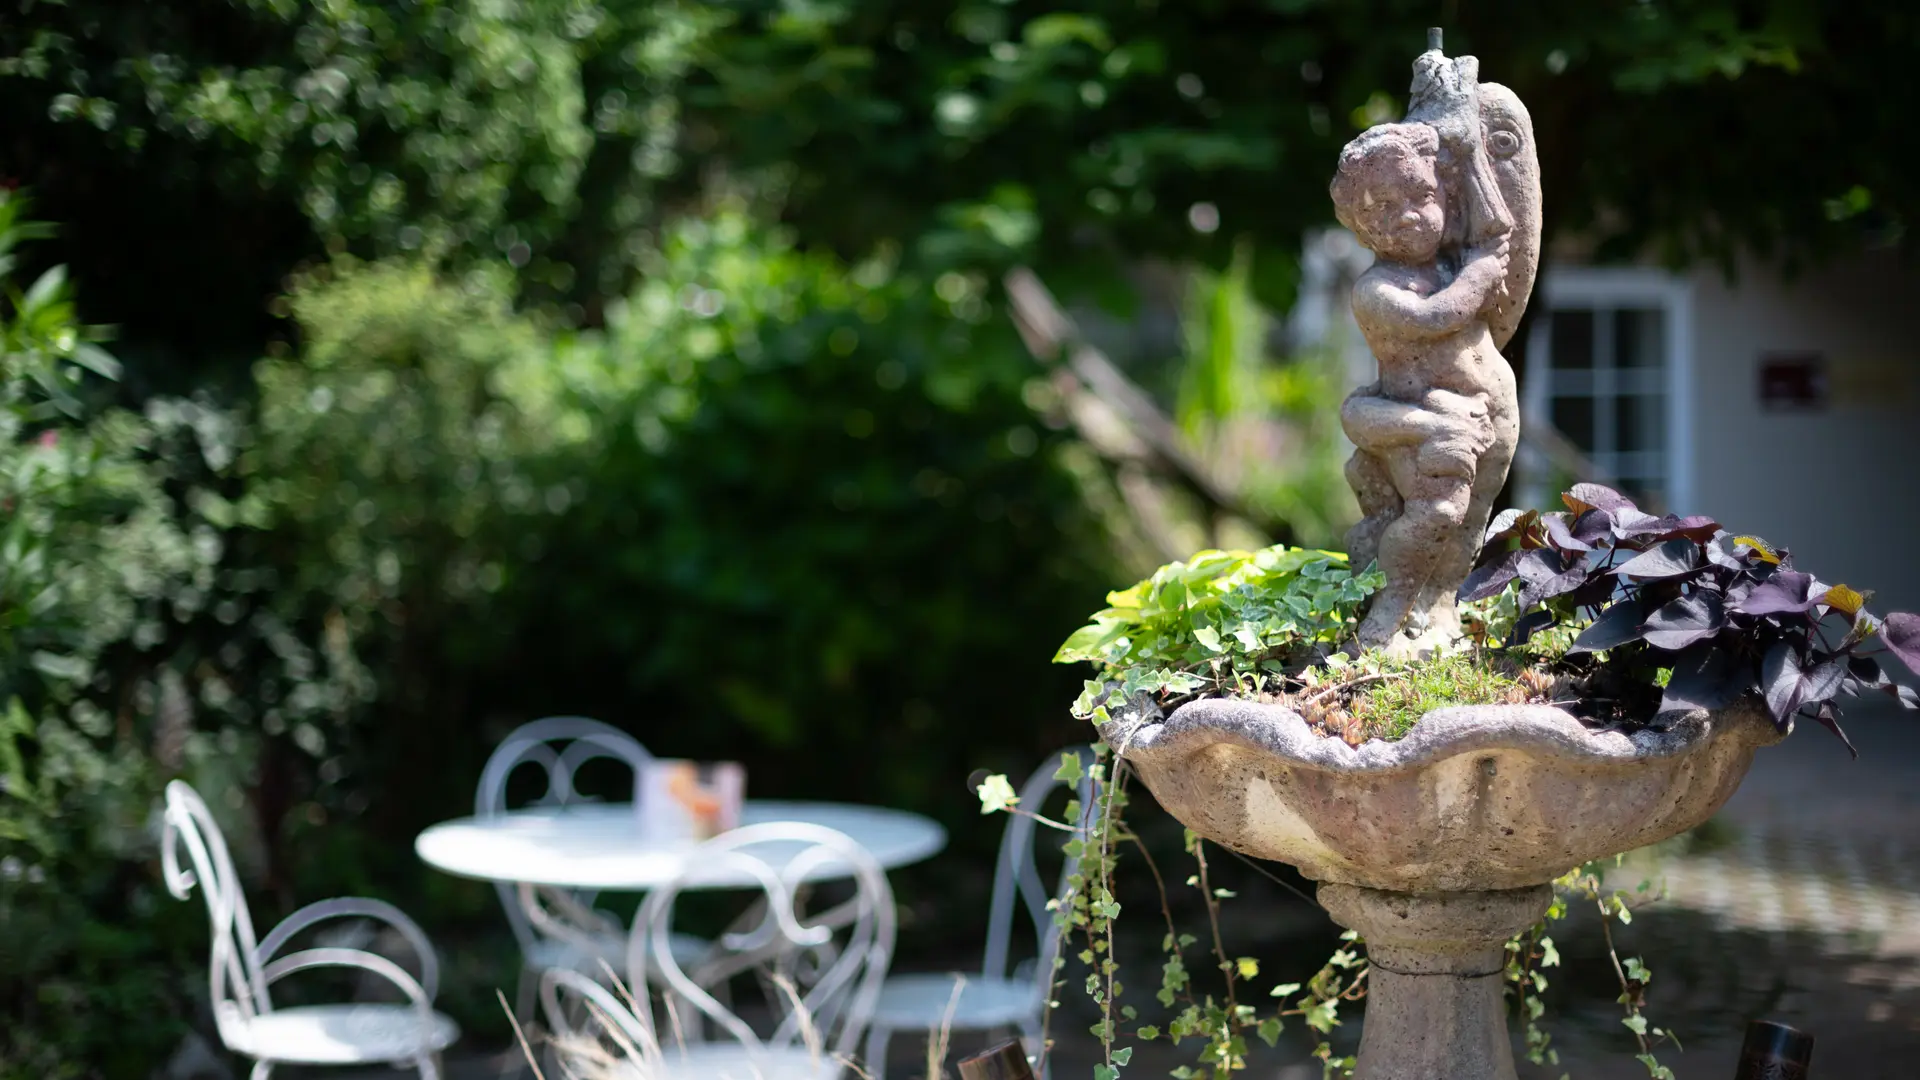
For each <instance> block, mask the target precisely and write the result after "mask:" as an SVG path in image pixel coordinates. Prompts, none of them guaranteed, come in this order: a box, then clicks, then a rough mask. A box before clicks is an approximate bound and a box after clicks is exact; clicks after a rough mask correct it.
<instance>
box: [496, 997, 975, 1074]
mask: <svg viewBox="0 0 1920 1080" xmlns="http://www.w3.org/2000/svg"><path fill="white" fill-rule="evenodd" d="M608 974H609V976H610V977H611V979H612V984H613V988H614V991H615V992H616V993H617V994H618V995H619V996H620V998H621V1000H622V1002H623V1003H624V1004H625V1005H626V1006H627V1010H628V1012H630V1013H631V1014H632V1016H633V1017H635V1018H637V1019H640V1020H641V1022H642V1024H643V1025H644V1026H645V1027H646V1029H647V1030H648V1031H651V1030H652V1023H651V1020H650V1017H651V1015H652V1013H651V1010H649V1009H646V1008H645V1006H644V1005H643V1003H641V1002H638V1001H636V1000H634V997H633V994H632V992H631V991H630V990H628V989H627V986H626V984H625V982H623V981H622V980H620V979H619V978H618V977H617V976H612V973H611V972H608ZM774 984H775V985H776V986H777V987H779V989H780V992H781V993H782V994H784V995H785V996H786V997H787V999H788V1002H789V1004H790V1005H791V1007H792V1008H793V1010H794V1014H795V1015H796V1016H797V1017H799V1026H800V1039H801V1042H802V1043H803V1044H804V1045H805V1046H806V1048H807V1051H808V1053H809V1054H810V1055H811V1056H812V1058H813V1060H814V1061H815V1062H824V1061H825V1060H826V1059H827V1054H826V1048H825V1043H824V1041H823V1039H822V1037H821V1034H820V1032H819V1029H818V1028H817V1027H816V1026H815V1025H814V1023H813V1021H812V1017H811V1016H810V1015H809V1014H808V1012H807V1009H806V1008H805V1006H804V1005H803V1004H802V1002H801V998H800V994H799V991H798V990H797V988H795V987H794V985H793V984H792V983H791V982H790V981H789V980H787V979H785V978H779V977H776V978H775V980H774ZM965 986H966V978H965V977H964V976H962V977H960V978H959V979H957V980H955V982H954V987H953V993H952V995H951V996H950V997H949V998H948V999H947V1008H946V1012H945V1013H944V1015H943V1016H942V1018H941V1021H940V1027H939V1028H938V1029H937V1030H935V1031H931V1032H929V1033H928V1037H927V1072H926V1080H946V1076H947V1072H946V1062H947V1056H948V1053H949V1052H950V1048H951V1046H952V1035H953V1014H954V1010H955V1009H957V1008H958V1007H959V1004H960V993H961V991H962V990H963V989H964V988H965ZM587 1005H588V1009H589V1010H590V1012H591V1013H592V1014H593V1015H592V1017H591V1020H590V1023H591V1024H592V1025H593V1027H594V1028H595V1031H596V1033H594V1034H589V1033H587V1032H578V1031H577V1032H570V1033H563V1034H559V1035H548V1036H546V1037H545V1038H544V1039H543V1040H542V1041H543V1042H545V1043H546V1044H547V1045H549V1046H551V1047H553V1049H554V1057H555V1059H556V1060H557V1061H558V1062H559V1063H560V1067H561V1069H562V1070H563V1072H564V1075H565V1078H566V1080H646V1078H647V1077H648V1076H650V1075H651V1073H652V1072H653V1071H654V1070H653V1069H652V1068H651V1067H650V1063H651V1062H655V1061H658V1060H660V1058H661V1055H662V1048H661V1046H660V1045H659V1044H658V1043H657V1042H654V1041H652V1040H648V1041H647V1042H646V1044H645V1045H642V1044H641V1043H640V1042H639V1041H637V1040H635V1039H634V1038H632V1037H631V1036H629V1035H628V1034H627V1032H626V1031H625V1030H624V1029H623V1027H622V1025H621V1024H620V1023H618V1022H617V1021H616V1020H615V1019H614V1018H612V1017H609V1016H607V1015H605V1013H604V1011H603V1010H602V1009H601V1008H600V1007H599V1006H598V1005H595V1004H593V1003H592V1002H588V1003H587ZM500 1007H501V1009H503V1010H505V1012H506V1014H507V1019H508V1020H509V1022H511V1023H512V1024H513V1033H514V1036H515V1037H516V1038H517V1039H518V1040H519V1043H520V1051H521V1053H522V1054H524V1055H525V1056H526V1059H527V1064H528V1065H530V1066H531V1067H532V1069H533V1074H534V1078H535V1080H546V1077H545V1075H544V1074H543V1073H542V1072H541V1069H540V1062H539V1057H538V1055H537V1054H535V1053H534V1048H533V1041H532V1040H530V1039H529V1038H528V1037H527V1034H526V1032H525V1031H524V1030H523V1029H522V1028H521V1025H520V1020H519V1018H518V1017H515V1016H514V1015H513V1009H512V1008H511V1007H510V1006H509V1005H508V1004H507V999H506V996H505V995H504V994H503V995H500ZM665 1008H666V1011H667V1020H668V1024H669V1026H670V1027H671V1028H672V1030H673V1042H672V1045H674V1046H676V1047H679V1048H681V1049H684V1048H685V1046H686V1034H685V1029H684V1028H683V1026H682V1025H681V1023H680V1017H679V1011H678V1010H677V1009H676V1008H674V1004H673V999H672V997H671V996H669V997H668V998H667V999H666V1000H665ZM609 1043H611V1045H609ZM838 1060H839V1063H840V1064H841V1065H842V1066H844V1067H845V1068H846V1069H847V1070H848V1071H849V1072H851V1073H852V1074H853V1075H854V1076H856V1077H859V1078H860V1080H872V1075H871V1074H870V1073H868V1072H867V1071H866V1069H864V1068H863V1067H862V1063H860V1062H856V1061H850V1060H848V1059H846V1058H839V1059H838Z"/></svg>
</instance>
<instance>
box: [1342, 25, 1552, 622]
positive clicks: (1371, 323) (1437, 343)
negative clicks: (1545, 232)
mask: <svg viewBox="0 0 1920 1080" xmlns="http://www.w3.org/2000/svg"><path fill="white" fill-rule="evenodd" d="M1478 71H1479V67H1478V63H1477V62H1476V61H1475V60H1474V58H1473V57H1459V58H1455V59H1449V58H1447V57H1446V56H1445V55H1443V54H1442V53H1441V52H1440V51H1439V49H1437V48H1435V49H1431V50H1429V51H1428V52H1426V53H1424V54H1422V55H1421V57H1420V58H1419V59H1418V60H1417V61H1415V63H1414V80H1413V95H1412V100H1413V105H1412V108H1411V109H1410V110H1409V111H1408V116H1407V120H1406V122H1403V123H1397V124H1382V125H1379V126H1376V127H1373V128H1369V129H1368V130H1366V131H1364V132H1362V133H1361V134H1360V135H1359V136H1358V137H1356V138H1355V139H1354V140H1353V141H1352V142H1350V143H1348V144H1347V147H1346V149H1345V150H1344V151H1342V152H1341V155H1340V165H1339V171H1338V173H1337V174H1336V175H1335V177H1334V180H1333V184H1332V186H1331V193H1332V196H1333V201H1334V209H1335V213H1336V215H1337V216H1338V217H1339V219H1340V222H1341V224H1343V225H1345V226H1346V227H1347V228H1349V229H1351V230H1352V231H1353V232H1354V234H1355V235H1356V236H1358V237H1359V239H1360V242H1361V243H1362V244H1364V245H1366V246H1367V248H1368V249H1369V250H1371V251H1373V253H1374V255H1375V262H1374V265H1373V266H1372V267H1371V268H1369V269H1368V270H1367V272H1366V273H1365V274H1363V275H1361V277H1360V280H1359V281H1358V282H1356V283H1355V285H1354V290H1353V311H1354V316H1355V318H1356V320H1357V321H1358V322H1359V325H1360V329H1361V332H1362V333H1363V334H1364V335H1365V336H1366V339H1367V344H1368V346H1369V347H1370V348H1371V349H1372V350H1373V354H1374V357H1375V359H1376V360H1378V361H1379V365H1380V377H1379V380H1378V381H1377V382H1375V383H1373V384H1370V385H1368V386H1364V387H1362V388H1360V389H1359V390H1356V391H1355V392H1354V393H1353V395H1352V396H1351V397H1349V398H1348V399H1347V402H1346V405H1345V406H1344V407H1343V408H1342V410H1341V423H1342V425H1343V427H1344V428H1345V429H1346V432H1347V436H1348V438H1350V439H1352V440H1353V442H1354V445H1355V446H1356V447H1358V450H1357V451H1356V452H1355V453H1354V455H1353V458H1352V459H1351V460H1350V461H1349V462H1348V465H1347V480H1348V483H1349V484H1350V485H1351V486H1352V487H1353V490H1354V494H1355V495H1356V496H1357V498H1358V500H1359V504H1360V510H1361V513H1362V515H1363V518H1362V520H1361V521H1360V523H1359V524H1357V525H1355V526H1354V528H1353V530H1352V531H1351V532H1349V533H1348V534H1347V550H1348V553H1349V554H1350V555H1351V556H1352V558H1353V561H1354V563H1355V565H1357V566H1364V565H1365V564H1367V563H1368V562H1372V561H1374V560H1376V559H1377V560H1378V561H1379V563H1380V569H1381V570H1382V571H1384V572H1385V574H1386V576H1387V583H1386V586H1385V587H1384V588H1382V589H1381V590H1380V592H1379V593H1377V594H1376V595H1375V596H1374V598H1373V601H1372V604H1371V606H1370V607H1369V610H1368V612H1367V616H1366V619H1365V620H1364V621H1363V622H1362V623H1361V626H1360V631H1359V639H1360V643H1361V645H1363V646H1365V647H1367V648H1378V649H1384V650H1386V651H1387V652H1389V653H1391V654H1394V655H1405V656H1417V655H1429V654H1431V653H1434V652H1437V651H1440V650H1443V649H1445V648H1447V647H1448V646H1450V645H1452V644H1453V643H1454V642H1455V641H1456V640H1458V638H1459V636H1460V622H1459V615H1458V613H1457V611H1456V608H1455V601H1454V596H1455V593H1456V592H1457V591H1458V590H1459V587H1460V583H1461V582H1462V581H1464V580H1465V579H1466V576H1467V572H1468V570H1469V569H1470V568H1471V567H1472V563H1473V557H1474V555H1475V553H1476V552H1477V551H1478V550H1479V547H1480V540H1481V536H1482V534H1483V532H1484V531H1485V529H1486V524H1487V519H1488V517H1489V515H1490V514H1491V512H1492V507H1493V501H1494V499H1495V498H1496V497H1497V496H1498V495H1499V493H1500V488H1501V486H1502V485H1504V484H1505V483H1506V478H1507V469H1508V467H1509V466H1510V465H1511V464H1512V461H1513V454H1514V448H1515V446H1516V444H1517V443H1518V440H1519V433H1520V416H1519V402H1518V398H1517V395H1516V391H1515V386H1514V379H1513V370H1512V368H1511V367H1509V366H1508V364H1507V361H1506V359H1505V358H1504V357H1502V356H1501V355H1500V347H1501V346H1502V345H1504V344H1505V343H1506V342H1507V340H1508V339H1510V338H1511V337H1512V336H1513V332H1514V328H1515V327H1516V326H1517V325H1518V324H1519V320H1520V315H1521V313H1522V312H1523V311H1524V310H1525V308H1526V302H1527V297H1528V294H1529V293H1530V292H1531V291H1532V288H1533V279H1534V273H1535V270H1536V268H1537V266H1538V264H1539V253H1540V251H1539V249H1540V208H1541V194H1540V165H1539V160H1538V156H1537V154H1536V151H1535V147H1534V137H1533V124H1532V120H1531V119H1530V118H1529V117H1528V114H1527V110H1526V108H1525V106H1523V105H1521V104H1520V100H1519V98H1517V97H1516V96H1514V94H1513V92H1512V91H1510V90H1508V89H1506V88H1505V87H1502V86H1498V85H1494V84H1486V85H1481V84H1480V83H1479V82H1478Z"/></svg>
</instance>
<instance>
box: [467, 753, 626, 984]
mask: <svg viewBox="0 0 1920 1080" xmlns="http://www.w3.org/2000/svg"><path fill="white" fill-rule="evenodd" d="M600 758H610V759H613V760H615V761H620V762H624V763H625V764H626V765H628V766H629V767H630V768H631V769H632V770H633V795H632V798H633V801H635V802H638V801H639V800H640V772H641V769H642V767H643V766H645V765H646V764H647V763H648V762H651V761H652V760H653V755H652V754H649V753H647V750H646V748H645V747H643V746H641V745H640V742H639V740H637V739H635V738H634V737H633V736H631V735H628V734H627V733H626V732H624V731H621V730H620V729H619V728H616V727H614V726H613V725H611V724H605V723H602V722H600V721H598V720H593V719H589V718H587V717H584V716H549V717H547V718H546V719H544V720H534V721H531V722H529V723H526V724H522V725H520V726H519V727H517V728H515V729H514V730H513V731H512V733H510V734H509V735H508V736H507V737H506V739H504V740H503V741H502V742H501V743H500V745H499V747H498V748H497V749H495V750H494V752H493V754H492V756H491V757H489V758H487V767H486V768H485V769H484V770H482V771H481V773H480V787H479V789H478V790H477V791H476V792H475V793H474V797H473V812H474V816H476V817H492V816H494V815H496V814H503V813H505V812H506V811H507V809H508V807H507V781H508V780H509V779H510V778H511V777H512V776H513V774H514V773H515V772H516V771H517V770H519V769H520V767H521V766H523V765H529V764H531V765H537V766H538V767H539V768H540V770H541V771H542V772H543V773H545V775H546V778H547V787H546V791H545V793H543V794H542V795H540V797H538V798H536V799H534V800H533V802H532V804H531V805H534V806H565V805H568V804H569V803H575V802H582V801H585V799H586V796H583V795H581V794H580V792H579V790H578V789H577V788H575V787H574V778H575V776H576V775H577V774H578V773H579V771H580V767H581V766H582V765H585V764H586V763H587V762H589V761H594V760H597V759H600ZM494 891H495V892H497V893H499V895H500V906H501V907H503V908H505V909H506V912H507V922H508V923H509V924H511V925H512V927H513V936H514V937H515V939H517V940H518V941H519V942H520V948H521V950H522V951H523V952H524V951H525V950H527V949H530V948H532V947H533V944H534V939H535V934H534V930H533V925H532V923H531V922H529V921H528V918H527V914H526V912H525V911H524V910H523V909H522V908H521V906H520V902H519V898H518V897H517V896H516V895H515V889H514V886H512V885H508V884H496V885H495V886H494ZM588 902H589V903H590V902H591V898H588Z"/></svg>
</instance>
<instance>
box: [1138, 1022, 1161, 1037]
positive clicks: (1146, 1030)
mask: <svg viewBox="0 0 1920 1080" xmlns="http://www.w3.org/2000/svg"><path fill="white" fill-rule="evenodd" d="M1133 1034H1134V1037H1135V1038H1138V1039H1146V1040H1148V1041H1152V1040H1154V1039H1157V1038H1159V1037H1160V1029H1159V1028H1157V1027H1155V1026H1154V1025H1152V1024H1148V1025H1146V1026H1145V1027H1141V1028H1137V1029H1135V1031H1134V1033H1133Z"/></svg>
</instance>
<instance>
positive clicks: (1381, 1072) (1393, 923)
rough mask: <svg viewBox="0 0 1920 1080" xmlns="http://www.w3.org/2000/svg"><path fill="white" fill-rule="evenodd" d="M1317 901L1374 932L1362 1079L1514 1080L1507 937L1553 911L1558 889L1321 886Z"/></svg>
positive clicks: (1337, 918)
mask: <svg viewBox="0 0 1920 1080" xmlns="http://www.w3.org/2000/svg"><path fill="white" fill-rule="evenodd" d="M1319 900H1320V906H1321V907H1324V908H1326V909H1327V914H1329V915H1331V916H1333V921H1334V922H1336V923H1339V924H1340V925H1341V926H1344V927H1346V928H1347V929H1349V930H1353V931H1356V932H1358V933H1359V934H1360V936H1361V937H1362V938H1364V939H1366V943H1367V953H1368V958H1369V959H1370V961H1371V962H1372V968H1371V969H1370V971H1369V973H1368V975H1367V983H1368V986H1367V1022H1366V1026H1365V1028H1364V1029H1363V1030H1362V1032H1361V1036H1360V1062H1359V1066H1358V1068H1357V1069H1356V1070H1355V1072H1354V1080H1515V1076H1514V1070H1513V1047H1512V1045H1511V1043H1509V1041H1508V1039H1507V1018H1506V1012H1505V998H1504V997H1503V996H1502V985H1501V983H1502V978H1501V977H1502V973H1503V972H1504V971H1505V969H1506V964H1507V953H1506V942H1507V939H1509V938H1511V937H1513V936H1514V935H1515V934H1518V933H1519V932H1521V931H1522V930H1525V929H1526V928H1527V927H1529V926H1532V925H1533V924H1534V923H1535V922H1537V921H1538V920H1539V919H1540V916H1541V915H1543V914H1544V913H1545V912H1546V910H1547V905H1548V904H1549V903H1550V902H1551V901H1552V900H1553V890H1552V889H1551V888H1549V887H1548V886H1545V885H1536V886H1534V887H1533V888H1529V889H1503V890H1500V891H1498V892H1462V893H1428V894H1425V895H1421V894H1417V893H1402V892H1386V891H1384V890H1380V889H1365V888H1360V887H1357V886H1353V885H1322V886H1320V891H1319Z"/></svg>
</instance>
